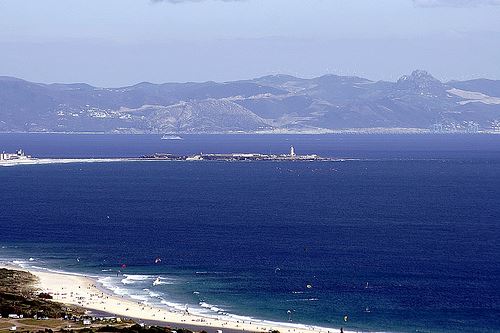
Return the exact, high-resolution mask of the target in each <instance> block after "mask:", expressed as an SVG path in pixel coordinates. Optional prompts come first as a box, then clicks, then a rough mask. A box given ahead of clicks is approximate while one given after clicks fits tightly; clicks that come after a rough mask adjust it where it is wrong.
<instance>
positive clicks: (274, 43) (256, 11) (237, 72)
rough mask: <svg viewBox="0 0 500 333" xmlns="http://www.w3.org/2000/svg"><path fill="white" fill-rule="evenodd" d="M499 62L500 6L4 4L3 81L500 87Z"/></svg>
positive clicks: (158, 1) (239, 0)
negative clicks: (280, 80)
mask: <svg viewBox="0 0 500 333" xmlns="http://www.w3.org/2000/svg"><path fill="white" fill-rule="evenodd" d="M499 59H500V0H0V75H6V76H15V77H19V78H23V79H26V80H29V81H35V82H44V83H52V82H61V83H69V82H86V83H89V84H92V85H96V86H101V87H118V86H126V85H132V84H135V83H138V82H144V81H148V82H154V83H162V82H187V81H230V80H238V79H248V78H254V77H259V76H263V75H269V74H278V73H281V74H291V75H296V76H300V77H314V76H321V75H324V74H338V75H356V76H361V77H366V78H369V79H372V80H391V81H394V80H396V79H397V78H398V77H400V76H402V75H404V74H408V73H411V71H413V70H414V69H424V70H427V71H429V72H430V73H431V74H433V75H434V76H436V77H437V78H439V79H441V80H443V81H448V80H453V79H457V80H464V79H472V78H478V77H485V78H491V79H500V60H499Z"/></svg>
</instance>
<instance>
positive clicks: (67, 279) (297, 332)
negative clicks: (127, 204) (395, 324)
mask: <svg viewBox="0 0 500 333" xmlns="http://www.w3.org/2000/svg"><path fill="white" fill-rule="evenodd" d="M4 268H9V269H17V270H24V271H28V272H30V273H32V274H34V275H35V276H37V277H38V279H39V282H38V286H37V287H38V288H39V289H40V291H42V292H46V293H49V294H50V295H52V297H53V301H56V302H61V303H64V304H71V305H78V306H81V307H84V308H86V309H89V310H94V311H98V312H106V313H109V314H112V315H115V316H117V317H122V318H134V319H138V320H144V321H154V322H157V323H165V324H178V325H179V327H182V326H183V325H185V326H203V327H205V330H206V331H207V332H208V333H215V332H216V331H217V330H222V331H224V329H226V330H231V331H233V330H236V331H249V332H269V331H271V330H278V331H280V332H281V333H285V332H286V333H313V332H314V333H334V332H340V328H337V329H334V328H330V329H327V328H321V327H316V326H306V325H299V324H292V323H290V324H286V323H274V322H268V321H260V320H253V319H252V320H250V319H247V320H241V319H237V318H234V317H231V316H230V315H227V316H226V315H219V316H217V317H215V316H203V315H200V314H193V313H189V311H180V310H174V309H169V308H166V307H165V308H160V307H154V306H150V305H146V304H143V303H142V302H138V301H135V300H133V299H129V298H127V297H124V296H119V295H116V294H113V293H112V292H111V291H108V290H106V289H104V288H103V287H102V286H100V285H99V283H98V282H97V280H96V279H94V278H91V277H86V276H79V275H72V274H65V273H59V272H57V273H56V272H47V271H37V270H31V269H26V268H20V267H17V266H4ZM344 332H346V333H348V332H349V331H346V330H344Z"/></svg>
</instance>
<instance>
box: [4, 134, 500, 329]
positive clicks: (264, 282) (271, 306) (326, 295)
mask: <svg viewBox="0 0 500 333" xmlns="http://www.w3.org/2000/svg"><path fill="white" fill-rule="evenodd" d="M36 137H37V139H38V140H31V141H30V140H29V138H30V136H29V135H28V136H19V137H16V136H5V135H2V136H0V140H1V141H0V142H1V143H2V144H3V145H4V146H7V149H6V150H8V149H10V146H9V145H11V146H13V145H16V144H17V143H19V142H23V140H24V142H34V141H36V143H31V144H32V146H30V147H25V149H26V150H28V151H29V152H30V153H32V154H35V155H37V156H61V157H68V156H78V157H89V156H93V155H98V156H107V154H106V152H109V151H114V152H115V153H116V154H117V155H115V156H136V155H139V154H147V153H151V152H156V151H160V149H162V151H165V150H166V149H168V150H169V151H174V152H176V151H175V150H177V151H183V152H186V153H189V152H191V151H193V152H197V151H201V149H203V150H206V149H209V150H212V152H217V151H219V150H215V149H217V146H219V149H220V151H224V152H225V151H248V150H249V147H250V144H251V143H252V142H254V143H255V142H256V143H255V145H256V146H257V148H255V149H256V151H262V150H263V149H264V146H270V147H271V150H272V151H283V152H284V151H286V149H288V148H287V147H288V146H289V145H290V144H294V145H295V146H296V148H297V149H298V150H299V152H302V151H303V152H308V153H309V152H316V153H320V154H322V155H325V156H334V157H355V158H359V159H360V160H355V161H346V162H335V163H331V162H328V163H326V162H314V163H289V162H281V163H272V162H271V163H267V162H265V163H224V162H209V163H204V162H202V163H187V162H174V163H172V162H169V163H151V162H138V163H135V162H134V163H110V164H68V165H38V166H22V167H13V168H1V169H0V183H1V184H2V188H1V190H0V202H1V203H2V213H1V214H0V245H1V246H2V249H1V252H0V256H1V257H3V258H7V259H9V258H10V259H20V260H23V261H24V264H26V265H33V266H37V267H50V268H53V269H61V270H65V271H73V272H80V273H87V274H89V273H90V274H95V275H98V276H99V278H100V281H101V282H102V283H103V284H105V285H106V286H107V287H108V288H111V289H113V290H114V291H115V292H118V293H123V294H127V295H129V296H132V297H135V298H137V299H139V300H143V301H148V302H153V303H157V304H161V305H164V306H179V307H184V306H185V304H188V305H189V307H190V308H192V309H193V311H200V312H205V313H210V314H216V313H217V312H219V313H232V314H237V315H244V316H254V317H259V318H264V319H269V320H277V321H288V320H289V319H291V320H292V321H293V322H299V323H304V324H316V325H321V326H327V327H339V326H340V325H344V327H346V328H351V329H360V330H361V329H362V330H382V331H404V332H416V331H419V332H498V331H500V322H499V318H500V316H499V314H500V295H499V289H498V280H499V278H500V259H499V256H498V253H500V251H499V250H500V245H499V235H500V230H499V229H500V227H499V224H498V221H499V217H500V205H498V200H499V198H500V154H499V150H500V149H499V148H498V147H499V146H498V145H497V144H498V142H497V141H500V139H497V138H496V137H489V136H488V137H457V136H453V137H438V138H437V139H436V138H433V139H432V140H431V139H430V138H429V137H422V136H408V137H393V136H385V137H381V136H375V137H373V138H370V137H349V136H346V137H335V136H333V137H331V136H318V137H314V136H306V137H301V136H299V137H295V136H292V137H276V138H270V137H259V138H258V139H255V138H247V137H240V136H238V137H221V136H216V137H206V136H203V137H192V138H187V139H186V140H185V141H183V142H180V143H164V142H161V141H159V139H158V137H154V136H147V137H137V136H120V137H112V138H109V137H102V136H83V137H82V136H63V137H64V138H69V139H67V141H61V137H60V136H36ZM6 138H7V139H6ZM31 138H33V137H31ZM235 138H236V139H235ZM230 139H231V140H232V139H234V140H233V141H234V142H230ZM363 140H364V141H363ZM370 140H372V141H370ZM436 140H437V141H436ZM495 140H497V141H495ZM79 142H80V144H79ZM221 142H223V143H221ZM160 145H167V146H160ZM23 147H24V145H23ZM92 147H93V149H92ZM141 147H142V150H141ZM210 147H211V148H210ZM349 147H350V149H348V148H349ZM129 148H130V149H129ZM64 152H69V153H64ZM207 152H209V151H207ZM91 153H92V154H91ZM30 257H31V258H33V261H29V260H28V258H30ZM157 258H161V262H157V263H155V260H156V259H157ZM122 265H126V266H123V267H122ZM118 270H120V271H121V272H120V274H119V276H116V273H117V271H118ZM158 277H160V282H161V283H160V284H157V285H155V286H153V282H154V281H155V280H156V279H157V278H158ZM308 286H310V287H308ZM288 310H290V311H291V313H292V314H291V316H289V314H288V313H287V311H288ZM345 314H348V315H349V318H350V320H349V321H348V322H347V323H344V322H343V316H344V315H345Z"/></svg>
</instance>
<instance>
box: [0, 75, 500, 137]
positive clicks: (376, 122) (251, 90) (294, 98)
mask: <svg viewBox="0 0 500 333" xmlns="http://www.w3.org/2000/svg"><path fill="white" fill-rule="evenodd" d="M374 128H377V129H391V128H398V129H403V130H404V129H417V130H418V129H425V130H427V129H429V128H434V129H436V130H467V131H468V130H472V131H476V130H478V129H479V130H495V129H500V81H494V80H486V79H478V80H470V81H451V82H446V83H443V82H440V81H439V80H437V79H436V78H434V77H433V76H432V75H430V74H429V73H427V72H425V71H420V70H419V71H414V72H413V73H412V74H410V75H405V76H402V77H401V78H400V79H399V80H398V81H397V82H385V81H377V82H375V81H370V80H368V79H364V78H360V77H347V76H337V75H325V76H321V77H318V78H313V79H303V78H297V77H293V76H289V75H273V76H265V77H261V78H257V79H252V80H242V81H234V82H224V83H217V82H203V83H194V82H189V83H165V84H152V83H148V82H143V83H139V84H136V85H134V86H130V87H121V88H98V87H93V86H90V85H88V84H84V83H74V84H40V83H33V82H28V81H24V80H21V79H17V78H12V77H0V131H2V132H105V133H229V132H244V133H256V132H269V133H283V132H311V133H325V132H329V131H335V130H340V129H350V130H361V129H363V130H366V129H374Z"/></svg>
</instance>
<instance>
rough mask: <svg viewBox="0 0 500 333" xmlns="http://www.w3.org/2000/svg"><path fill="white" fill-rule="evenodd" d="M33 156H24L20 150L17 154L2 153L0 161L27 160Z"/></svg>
mask: <svg viewBox="0 0 500 333" xmlns="http://www.w3.org/2000/svg"><path fill="white" fill-rule="evenodd" d="M29 158H31V156H29V155H26V154H24V151H23V150H22V149H19V150H18V151H16V152H15V153H6V152H2V153H0V161H12V160H27V159H29Z"/></svg>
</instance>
